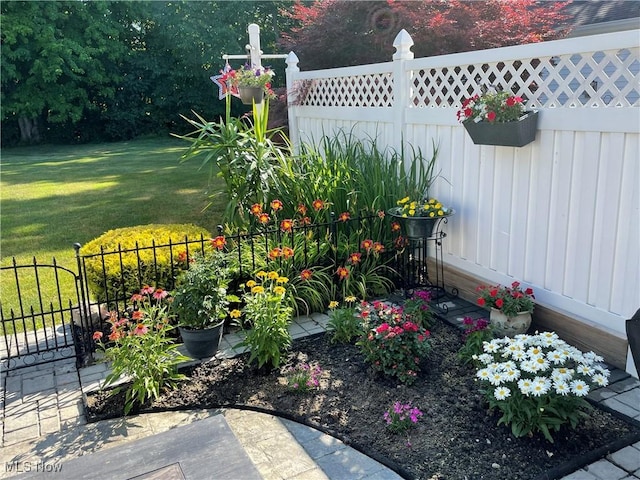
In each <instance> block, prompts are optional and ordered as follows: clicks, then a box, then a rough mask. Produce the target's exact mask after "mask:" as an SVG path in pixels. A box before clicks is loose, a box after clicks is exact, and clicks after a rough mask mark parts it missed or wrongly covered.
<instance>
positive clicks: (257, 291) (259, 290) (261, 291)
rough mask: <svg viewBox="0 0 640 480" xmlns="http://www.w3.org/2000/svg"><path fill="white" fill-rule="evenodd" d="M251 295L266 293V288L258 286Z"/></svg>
mask: <svg viewBox="0 0 640 480" xmlns="http://www.w3.org/2000/svg"><path fill="white" fill-rule="evenodd" d="M251 293H255V294H261V293H264V287H263V286H262V285H256V286H255V287H253V288H252V289H251Z"/></svg>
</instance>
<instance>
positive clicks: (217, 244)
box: [211, 235, 227, 250]
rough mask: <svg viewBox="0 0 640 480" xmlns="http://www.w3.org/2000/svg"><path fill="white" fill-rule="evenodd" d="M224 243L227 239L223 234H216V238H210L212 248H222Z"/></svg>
mask: <svg viewBox="0 0 640 480" xmlns="http://www.w3.org/2000/svg"><path fill="white" fill-rule="evenodd" d="M226 244H227V239H226V238H224V236H223V235H218V236H217V237H216V238H212V239H211V246H212V247H213V248H217V249H218V250H222V249H223V248H224V246H225V245H226Z"/></svg>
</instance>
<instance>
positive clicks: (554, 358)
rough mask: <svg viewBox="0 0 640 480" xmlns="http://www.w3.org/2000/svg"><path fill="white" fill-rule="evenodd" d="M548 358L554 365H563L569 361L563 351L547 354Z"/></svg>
mask: <svg viewBox="0 0 640 480" xmlns="http://www.w3.org/2000/svg"><path fill="white" fill-rule="evenodd" d="M547 358H548V359H549V361H550V362H551V363H553V364H554V365H562V363H563V362H564V361H565V360H566V359H567V356H566V355H565V353H564V352H563V351H562V350H553V351H552V352H549V353H548V354H547Z"/></svg>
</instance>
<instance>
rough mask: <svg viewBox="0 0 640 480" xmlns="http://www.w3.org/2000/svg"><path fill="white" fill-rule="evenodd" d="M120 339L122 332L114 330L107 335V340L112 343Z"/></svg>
mask: <svg viewBox="0 0 640 480" xmlns="http://www.w3.org/2000/svg"><path fill="white" fill-rule="evenodd" d="M121 337H122V332H120V330H114V331H113V332H111V333H110V334H109V340H111V341H112V342H115V341H116V340H120V338H121Z"/></svg>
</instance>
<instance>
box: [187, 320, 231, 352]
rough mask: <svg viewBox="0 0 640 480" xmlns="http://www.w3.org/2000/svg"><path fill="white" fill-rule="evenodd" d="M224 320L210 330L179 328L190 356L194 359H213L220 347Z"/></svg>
mask: <svg viewBox="0 0 640 480" xmlns="http://www.w3.org/2000/svg"><path fill="white" fill-rule="evenodd" d="M223 327H224V320H223V321H222V322H220V323H219V324H217V325H214V326H213V327H210V328H203V329H198V330H196V329H191V328H185V327H178V330H179V331H180V336H181V337H182V341H183V342H184V346H185V348H186V349H187V352H188V353H189V355H191V356H192V357H193V358H211V357H213V356H214V355H215V354H216V352H217V351H218V347H220V340H221V339H222V330H223Z"/></svg>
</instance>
